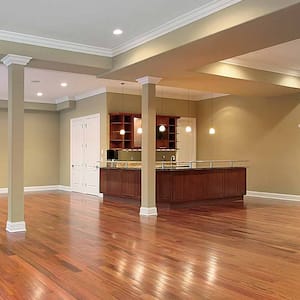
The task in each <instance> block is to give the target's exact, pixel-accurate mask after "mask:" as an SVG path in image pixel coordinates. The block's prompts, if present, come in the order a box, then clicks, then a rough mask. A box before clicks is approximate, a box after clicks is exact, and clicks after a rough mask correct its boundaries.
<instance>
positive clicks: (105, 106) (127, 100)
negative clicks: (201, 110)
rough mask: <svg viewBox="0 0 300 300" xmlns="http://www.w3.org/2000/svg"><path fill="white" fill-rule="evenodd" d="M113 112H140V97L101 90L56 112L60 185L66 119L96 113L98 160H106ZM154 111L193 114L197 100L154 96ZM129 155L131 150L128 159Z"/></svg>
mask: <svg viewBox="0 0 300 300" xmlns="http://www.w3.org/2000/svg"><path fill="white" fill-rule="evenodd" d="M189 103H190V104H189ZM117 112H127V113H136V114H140V113H141V96H139V95H128V94H125V93H124V94H120V93H105V94H101V95H96V96H93V97H90V98H86V99H83V100H81V101H78V102H76V107H75V108H74V109H71V110H65V111H61V112H60V184H61V185H65V186H69V185H70V120H71V119H72V118H78V117H83V116H86V115H91V114H96V113H100V119H101V120H100V123H101V124H100V128H101V141H100V143H101V145H100V147H101V160H106V149H107V147H108V145H109V126H108V125H109V124H108V123H109V113H117ZM157 113H158V114H161V115H174V116H186V117H189V116H191V117H196V115H197V103H196V102H195V101H190V102H188V101H186V100H178V99H166V98H163V99H162V98H157ZM124 155H127V153H125V152H124ZM137 155H138V154H137ZM131 156H132V153H131V155H130V159H131ZM124 159H125V158H124ZM136 159H138V158H136V157H134V160H136Z"/></svg>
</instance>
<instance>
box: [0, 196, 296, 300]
mask: <svg viewBox="0 0 300 300" xmlns="http://www.w3.org/2000/svg"><path fill="white" fill-rule="evenodd" d="M6 215H7V198H6V197H5V196H0V229H1V231H0V299H105V300H106V299H300V283H299V276H300V239H299V237H300V218H299V215H300V203H295V202H278V201H277V202H268V201H262V200H259V201H255V200H254V199H252V200H251V201H245V202H244V203H243V202H240V201H235V202H227V203H226V204H222V205H220V204H218V205H214V204H209V205H204V204H203V205H202V206H199V207H198V208H194V209H177V210H172V209H160V210H159V216H158V217H148V218H145V217H144V218H142V217H139V215H138V207H134V206H129V205H126V204H120V203H104V204H103V203H99V202H98V200H97V198H94V197H92V196H86V195H81V194H76V193H67V192H49V193H31V194H26V196H25V215H26V225H27V229H28V231H27V233H26V234H22V233H15V234H10V233H6V232H5V230H4V228H5V222H6Z"/></svg>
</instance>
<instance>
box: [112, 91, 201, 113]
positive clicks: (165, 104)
mask: <svg viewBox="0 0 300 300" xmlns="http://www.w3.org/2000/svg"><path fill="white" fill-rule="evenodd" d="M156 100H157V103H156V111H157V114H158V115H169V116H181V117H196V116H197V102H196V101H187V100H180V99H169V98H161V97H157V98H156ZM107 110H108V113H113V112H128V113H136V114H140V113H141V96H138V95H127V94H124V95H123V94H118V93H107Z"/></svg>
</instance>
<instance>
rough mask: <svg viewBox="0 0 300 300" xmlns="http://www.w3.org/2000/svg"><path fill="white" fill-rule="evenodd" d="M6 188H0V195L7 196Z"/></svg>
mask: <svg viewBox="0 0 300 300" xmlns="http://www.w3.org/2000/svg"><path fill="white" fill-rule="evenodd" d="M7 193H8V188H0V194H7Z"/></svg>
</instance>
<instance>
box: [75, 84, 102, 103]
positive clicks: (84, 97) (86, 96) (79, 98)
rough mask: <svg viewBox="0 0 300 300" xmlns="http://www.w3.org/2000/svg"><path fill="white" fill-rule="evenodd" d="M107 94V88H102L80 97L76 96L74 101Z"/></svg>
mask: <svg viewBox="0 0 300 300" xmlns="http://www.w3.org/2000/svg"><path fill="white" fill-rule="evenodd" d="M106 92H107V89H106V87H102V88H100V89H97V90H92V91H88V92H85V93H82V94H79V95H77V96H75V97H74V99H75V101H79V100H81V99H86V98H89V97H93V96H96V95H100V94H104V93H106Z"/></svg>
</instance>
